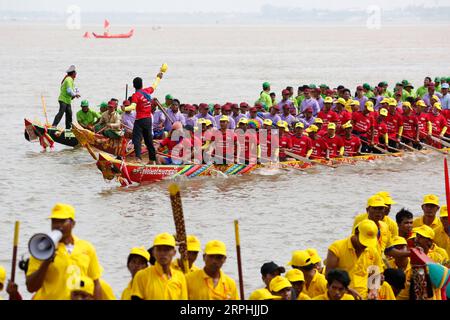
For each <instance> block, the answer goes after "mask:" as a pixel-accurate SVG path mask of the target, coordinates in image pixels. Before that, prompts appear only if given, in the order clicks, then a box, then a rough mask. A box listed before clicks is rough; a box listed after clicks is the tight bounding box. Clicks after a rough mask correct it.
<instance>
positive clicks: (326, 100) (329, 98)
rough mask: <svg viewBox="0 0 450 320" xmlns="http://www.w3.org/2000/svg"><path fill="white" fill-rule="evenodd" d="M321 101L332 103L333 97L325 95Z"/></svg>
mask: <svg viewBox="0 0 450 320" xmlns="http://www.w3.org/2000/svg"><path fill="white" fill-rule="evenodd" d="M323 103H333V98H332V97H325V99H323Z"/></svg>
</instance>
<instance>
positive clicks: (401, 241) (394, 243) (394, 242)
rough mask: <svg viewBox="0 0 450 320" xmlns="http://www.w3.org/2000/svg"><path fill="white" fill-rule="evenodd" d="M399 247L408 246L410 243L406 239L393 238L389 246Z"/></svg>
mask: <svg viewBox="0 0 450 320" xmlns="http://www.w3.org/2000/svg"><path fill="white" fill-rule="evenodd" d="M399 245H408V243H407V242H406V239H405V238H403V237H400V236H396V237H394V238H392V240H391V242H390V244H389V246H390V247H393V246H399Z"/></svg>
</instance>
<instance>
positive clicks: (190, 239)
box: [172, 235, 201, 272]
mask: <svg viewBox="0 0 450 320" xmlns="http://www.w3.org/2000/svg"><path fill="white" fill-rule="evenodd" d="M186 242H187V256H188V262H189V271H190V272H194V271H197V270H200V268H199V267H197V266H196V265H195V264H194V262H195V260H197V257H198V253H199V252H200V248H201V244H200V240H198V238H197V237H196V236H194V235H188V236H187V237H186ZM172 268H174V269H176V270H180V271H182V262H181V259H176V260H175V261H173V262H172Z"/></svg>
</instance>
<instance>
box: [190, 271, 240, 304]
mask: <svg viewBox="0 0 450 320" xmlns="http://www.w3.org/2000/svg"><path fill="white" fill-rule="evenodd" d="M186 282H187V286H188V296H189V300H238V299H239V297H238V293H237V289H236V282H235V281H234V280H233V279H231V278H230V277H229V276H227V275H226V274H225V273H224V272H223V271H222V270H220V278H219V281H218V283H217V286H216V287H214V282H213V279H212V278H211V277H210V276H208V275H207V274H206V273H205V271H204V270H203V269H200V270H197V271H194V272H190V273H189V274H187V275H186Z"/></svg>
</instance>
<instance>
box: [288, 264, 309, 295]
mask: <svg viewBox="0 0 450 320" xmlns="http://www.w3.org/2000/svg"><path fill="white" fill-rule="evenodd" d="M286 279H288V280H289V282H290V283H291V285H292V288H294V293H295V298H296V300H311V298H310V297H309V296H308V295H307V294H306V293H304V292H302V291H303V288H304V285H305V276H304V275H303V272H302V271H301V270H300V269H291V270H289V271H288V272H286Z"/></svg>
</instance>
